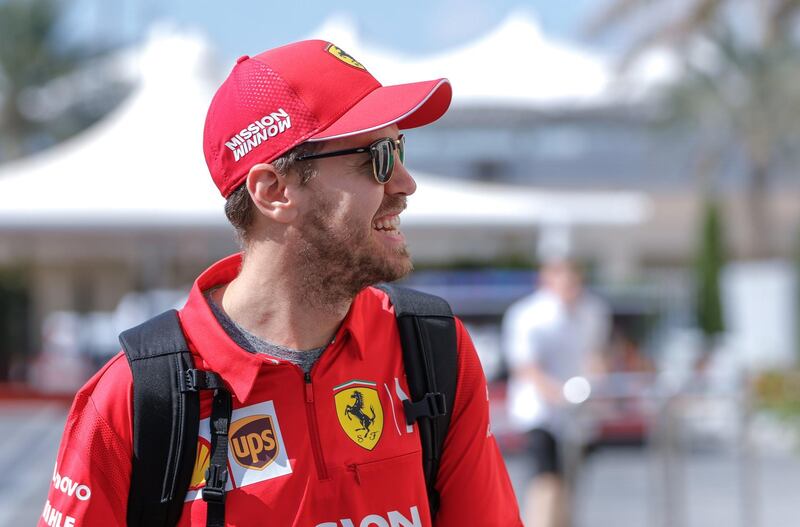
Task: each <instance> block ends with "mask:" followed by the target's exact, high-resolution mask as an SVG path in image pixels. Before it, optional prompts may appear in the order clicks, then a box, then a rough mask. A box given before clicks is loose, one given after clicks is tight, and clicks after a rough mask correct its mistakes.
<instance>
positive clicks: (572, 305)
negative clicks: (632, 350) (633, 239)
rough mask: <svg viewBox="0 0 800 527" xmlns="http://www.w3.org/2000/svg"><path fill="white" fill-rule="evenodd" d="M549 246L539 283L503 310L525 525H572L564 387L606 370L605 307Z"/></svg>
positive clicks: (607, 328)
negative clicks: (523, 454) (526, 457)
mask: <svg viewBox="0 0 800 527" xmlns="http://www.w3.org/2000/svg"><path fill="white" fill-rule="evenodd" d="M548 237H550V236H545V237H544V238H548ZM556 237H557V235H556ZM552 245H553V243H550V240H547V239H545V240H544V242H543V243H542V244H541V245H540V251H539V252H540V258H541V260H542V261H543V265H542V267H541V268H540V271H539V276H538V287H537V289H536V291H535V292H534V293H533V294H531V295H529V296H527V297H524V298H522V299H521V300H518V301H517V302H516V303H514V304H513V305H512V306H511V307H510V308H509V309H508V311H507V312H506V314H505V316H504V318H503V329H502V331H503V349H504V352H505V354H506V360H507V363H508V365H509V369H510V372H511V378H510V381H509V397H508V402H509V409H508V410H509V417H510V419H511V422H512V424H513V425H514V426H515V427H516V428H517V429H519V430H520V431H522V432H524V433H525V434H526V435H527V439H528V448H529V452H530V455H531V457H532V461H533V465H534V466H533V471H534V472H533V474H534V476H533V478H532V479H531V481H530V482H529V484H528V487H527V489H526V491H525V503H524V509H523V511H524V519H525V525H526V526H528V527H567V526H568V525H570V522H571V519H570V499H569V497H570V496H569V490H570V489H569V488H567V485H566V484H565V477H564V470H565V467H564V466H563V462H562V460H563V451H562V450H563V435H564V433H565V428H566V426H567V425H568V420H569V419H570V415H571V413H570V408H569V405H570V404H571V403H570V402H569V401H568V400H567V398H565V384H566V383H567V381H570V379H576V378H582V379H583V380H582V381H581V382H582V383H584V384H585V383H586V378H587V377H594V378H596V377H597V376H598V375H600V374H601V373H602V372H603V371H604V366H603V351H604V347H605V345H606V343H607V341H608V338H609V332H610V321H611V320H610V311H609V309H608V308H607V307H606V305H605V304H604V303H603V302H602V301H601V300H600V299H598V298H597V297H595V296H593V295H591V294H590V293H588V292H587V291H586V290H585V289H584V286H583V276H582V273H581V271H580V269H579V268H578V266H577V264H576V263H575V262H574V261H573V260H571V259H570V258H569V256H568V254H567V251H566V250H564V249H563V247H562V248H560V249H556V248H554V247H552ZM556 245H559V244H556ZM586 395H588V393H587V394H586Z"/></svg>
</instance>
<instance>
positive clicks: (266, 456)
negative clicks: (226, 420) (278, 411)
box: [230, 415, 278, 470]
mask: <svg viewBox="0 0 800 527" xmlns="http://www.w3.org/2000/svg"><path fill="white" fill-rule="evenodd" d="M230 438H231V448H232V449H233V455H234V459H235V460H236V462H237V463H239V464H240V465H241V466H243V467H244V468H251V469H254V470H264V468H266V466H267V465H269V464H270V463H272V462H273V461H274V460H275V458H276V457H277V456H278V443H277V442H276V441H275V428H274V427H273V426H272V417H271V416H269V415H251V416H250V417H245V418H244V419H239V420H238V421H236V422H234V423H233V424H232V425H231V430H230Z"/></svg>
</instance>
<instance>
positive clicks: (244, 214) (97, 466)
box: [39, 40, 521, 527]
mask: <svg viewBox="0 0 800 527" xmlns="http://www.w3.org/2000/svg"><path fill="white" fill-rule="evenodd" d="M451 93H452V92H451V88H450V84H449V82H448V81H447V80H446V79H437V80H433V81H425V82H417V83H412V84H404V85H398V86H389V87H383V86H381V84H380V83H379V82H378V81H377V80H376V79H375V78H374V77H372V75H371V74H369V73H368V72H367V70H366V69H365V67H364V66H363V65H362V64H361V63H359V62H358V61H356V60H355V59H354V58H353V57H351V56H350V55H348V54H347V53H345V52H344V51H342V50H341V49H339V48H337V47H336V46H334V45H332V44H330V43H327V42H324V41H320V40H311V41H303V42H298V43H294V44H290V45H287V46H283V47H280V48H276V49H272V50H268V51H266V52H264V53H261V54H259V55H257V56H254V57H252V58H251V57H248V56H244V57H241V58H240V59H239V60H238V61H237V63H236V65H235V66H234V67H233V70H232V71H231V73H230V75H229V76H228V78H227V79H226V80H225V82H224V83H223V84H222V86H221V87H220V88H219V90H218V91H217V93H216V95H215V96H214V99H213V100H212V102H211V107H210V109H209V111H208V115H207V118H206V125H205V131H204V151H205V154H206V161H207V164H208V167H209V170H210V172H211V175H212V178H213V180H214V182H215V184H216V185H217V187H218V188H219V190H220V192H221V194H222V195H223V197H225V198H226V199H227V202H226V205H225V212H226V214H227V216H228V218H229V220H230V221H231V222H232V223H233V225H234V227H235V228H236V230H237V233H238V235H239V237H240V239H241V242H242V245H243V252H242V253H241V254H235V255H232V256H230V257H228V258H226V259H224V260H222V261H220V262H217V263H216V264H214V265H213V266H212V267H211V268H209V269H208V270H207V271H205V272H204V273H203V274H202V275H201V276H200V277H199V278H198V279H197V281H196V282H195V284H194V287H193V288H192V291H191V293H190V296H189V299H188V301H187V303H186V305H185V306H184V307H183V308H182V309H181V310H180V311H179V313H178V316H179V321H180V328H179V329H181V330H182V332H183V334H184V336H185V338H186V340H187V342H188V344H189V348H190V351H191V354H192V356H193V362H194V364H195V365H196V366H195V367H196V368H200V369H201V370H203V371H200V372H199V373H198V375H200V377H198V378H199V379H205V380H203V381H202V383H203V384H202V385H195V384H192V385H191V387H189V388H188V389H187V390H188V391H192V390H201V391H200V418H201V419H202V421H200V437H198V438H197V439H194V438H189V439H188V440H190V441H191V445H190V446H191V448H192V450H191V452H190V454H191V456H192V459H193V460H194V471H193V472H192V478H191V483H190V485H189V487H188V489H187V490H185V491H181V492H179V493H178V492H177V491H176V492H175V493H174V494H175V495H176V496H177V502H176V503H177V512H178V515H179V516H180V521H179V524H180V525H214V526H221V525H278V526H284V525H286V526H288V525H308V526H317V527H322V526H324V527H333V526H336V525H340V524H341V525H366V524H370V525H373V524H374V525H388V524H389V523H391V524H392V525H408V526H414V527H429V526H431V525H436V526H437V527H457V526H464V525H470V526H500V525H502V526H504V527H505V526H514V525H521V521H520V518H519V511H518V507H517V505H516V501H515V498H514V494H513V490H512V488H511V483H510V480H509V478H508V474H507V472H506V469H505V465H504V463H503V459H502V457H501V455H500V453H499V450H498V448H497V445H496V442H495V439H494V437H493V435H492V434H491V433H490V432H489V412H488V410H489V409H488V400H487V391H486V380H485V378H484V375H483V372H482V370H481V366H480V363H479V361H478V358H477V354H476V352H475V349H474V346H473V345H472V342H471V340H470V337H469V335H468V334H467V332H466V330H465V329H464V326H463V324H462V323H461V322H460V321H459V320H458V319H455V320H453V319H450V320H451V321H452V323H453V324H454V328H453V329H454V333H455V334H454V335H453V337H454V342H453V345H454V346H456V347H457V350H454V351H457V355H456V361H457V372H454V374H455V377H454V381H455V382H457V385H456V387H455V399H454V402H453V407H452V408H447V409H446V411H447V412H448V413H450V416H451V417H450V424H449V428H448V434H447V441H446V443H445V446H444V448H443V449H442V453H441V459H440V463H439V466H438V476H437V477H436V479H435V481H434V482H433V483H435V490H436V492H435V493H431V491H430V489H429V488H427V485H426V477H427V474H423V455H422V451H421V443H420V433H419V430H420V429H421V428H420V427H418V426H412V425H411V424H408V423H415V421H414V420H413V419H412V420H411V421H408V422H407V421H406V419H403V417H404V410H405V409H406V405H405V404H404V403H409V402H410V401H408V400H407V399H408V396H405V394H406V393H412V391H411V390H410V389H409V383H408V381H407V380H406V373H407V372H408V370H407V369H404V360H403V357H402V352H401V346H400V338H399V337H400V335H399V334H398V329H397V328H398V325H397V319H396V316H395V312H394V311H393V308H394V306H393V305H392V303H391V300H390V298H389V296H388V294H387V293H386V292H385V291H383V290H381V289H378V288H374V287H371V286H372V285H374V284H377V283H379V282H388V281H393V280H396V279H398V278H400V277H402V276H404V275H406V274H408V273H409V272H410V271H411V269H412V265H411V260H410V257H409V254H408V251H407V248H406V244H405V238H404V236H403V234H402V233H401V232H400V230H399V223H400V218H399V215H400V213H401V212H402V211H403V210H404V209H405V207H406V198H407V197H408V196H409V195H411V194H413V193H414V191H415V189H416V183H415V181H414V179H413V178H412V176H411V174H409V172H408V171H407V170H406V168H405V166H404V165H403V159H404V157H403V153H404V142H403V138H402V135H401V134H400V129H401V128H412V127H417V126H422V125H425V124H428V123H430V122H432V121H435V120H436V119H438V118H439V117H440V116H441V115H442V114H444V112H445V111H446V110H447V108H448V106H449V103H450V98H451ZM168 176H169V175H168V174H165V177H168ZM153 191H154V192H158V189H153ZM176 198H178V197H177V196H176ZM448 318H449V317H448ZM159 320H161V318H159ZM147 327H148V328H151V327H153V326H152V325H150V326H147ZM137 335H138V336H137V338H140V339H146V338H149V336H148V335H145V334H137ZM123 340H124V338H123ZM126 348H127V345H126ZM151 353H152V352H151ZM131 362H133V361H131ZM131 367H132V366H129V364H128V362H127V361H126V356H125V355H124V354H119V355H117V356H116V357H115V358H114V359H112V360H111V361H110V362H109V363H108V364H107V365H106V366H105V367H104V368H103V369H102V370H101V371H100V372H98V373H97V374H96V375H95V376H94V378H92V379H91V380H90V381H89V382H88V383H87V384H86V385H85V386H84V387H83V388H82V389H81V390H80V391H79V392H78V394H77V395H76V398H75V402H74V404H73V406H72V409H71V411H70V415H69V417H68V418H67V426H66V429H65V432H64V436H63V439H62V443H61V447H60V450H59V453H58V458H57V462H56V467H55V469H54V472H53V485H52V486H51V489H50V493H49V496H48V500H47V503H46V505H45V510H44V513H43V514H42V517H41V519H40V523H39V525H41V526H44V525H49V526H51V527H52V526H54V525H81V526H84V527H90V526H104V527H105V526H110V525H125V524H128V525H132V524H141V523H145V524H153V523H152V522H148V521H144V520H142V519H141V517H142V513H141V510H139V509H138V508H137V507H136V506H135V502H134V500H132V499H129V498H130V497H131V496H133V495H134V493H135V492H134V491H137V492H139V491H140V490H141V488H142V487H148V486H153V487H156V491H159V492H160V489H161V487H160V485H158V484H155V485H149V484H148V485H142V484H137V483H136V482H137V481H139V482H142V481H144V480H142V479H141V474H142V473H141V472H140V473H139V475H138V476H137V472H136V470H133V471H132V458H133V457H134V456H136V455H137V452H139V450H137V448H138V447H137V444H136V443H137V441H135V440H133V439H132V436H134V435H135V437H137V438H139V439H140V443H142V442H144V440H143V439H142V436H141V435H136V434H134V432H132V423H133V427H136V426H138V425H136V422H137V421H138V420H140V419H141V418H140V417H137V420H134V419H133V418H134V415H133V414H134V412H133V410H132V408H133V407H134V406H133V405H134V404H138V403H136V401H137V400H138V399H135V397H136V388H137V387H141V385H140V384H137V383H134V382H133V381H134V377H135V375H133V376H132V372H131ZM134 371H141V370H134ZM417 373H418V372H417ZM189 377H191V376H189ZM437 378H438V375H437ZM150 382H154V381H150ZM185 382H194V381H192V380H191V379H189V380H188V381H184V380H183V376H181V377H180V378H179V383H185ZM209 383H211V384H214V385H215V386H216V388H213V390H216V391H214V394H213V401H212V394H211V391H212V390H210V389H208V388H209ZM197 386H200V387H199V388H197ZM181 391H184V390H183V389H181ZM225 399H227V404H226V403H224V400H225ZM219 400H223V402H222V403H219ZM424 401H427V399H424ZM417 404H418V403H414V404H413V405H409V406H414V407H415V408H416V406H417ZM231 406H232V417H228V418H227V420H226V419H225V417H224V412H225V411H226V409H227V413H228V416H230V415H231ZM135 407H136V408H140V409H142V410H144V411H145V412H146V410H147V409H148V407H147V406H145V405H144V404H142V405H139V406H135ZM150 407H152V405H151V406H150ZM217 408H220V410H219V413H217V412H218V410H217ZM140 415H141V414H140ZM436 415H437V414H434V415H428V417H435V416H436ZM438 415H441V414H438ZM411 417H413V416H411ZM212 423H213V425H212ZM147 433H148V435H155V434H169V430H168V429H162V430H152V431H147ZM209 437H211V439H210V440H209ZM434 437H435V436H434ZM195 442H197V445H196V446H197V449H196V458H195V457H194V456H195V450H194V447H195ZM228 444H229V445H230V448H228ZM215 445H225V446H224V447H220V449H218V450H217V447H216V446H215ZM217 452H221V454H222V456H221V457H218V455H217ZM428 452H430V450H428ZM209 459H211V461H209ZM209 463H211V464H210V465H209ZM134 466H136V467H140V468H141V464H135V465H134ZM211 469H214V470H211ZM137 477H139V479H137ZM148 481H149V480H148ZM159 481H160V480H159ZM178 490H182V489H178ZM211 491H213V492H211ZM429 495H430V496H432V499H431V500H430V502H429ZM433 498H438V500H437V499H433ZM140 501H141V500H140ZM162 501H163V499H162ZM172 501H175V500H174V499H173V500H172ZM156 502H157V500H156ZM141 503H150V502H145V501H142V502H141ZM437 505H438V507H437ZM437 511H438V512H437ZM432 516H433V518H432ZM162 523H164V524H166V523H169V522H160V521H159V522H158V524H159V525H161V524H162Z"/></svg>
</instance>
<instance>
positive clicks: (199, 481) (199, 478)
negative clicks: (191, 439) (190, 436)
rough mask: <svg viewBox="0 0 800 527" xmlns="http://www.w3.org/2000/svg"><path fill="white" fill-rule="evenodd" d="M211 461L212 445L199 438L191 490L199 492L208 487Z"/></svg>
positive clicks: (190, 484)
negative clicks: (207, 476) (208, 471)
mask: <svg viewBox="0 0 800 527" xmlns="http://www.w3.org/2000/svg"><path fill="white" fill-rule="evenodd" d="M210 459H211V443H209V442H208V440H207V439H206V438H204V437H198V438H197V457H195V460H194V469H193V470H192V481H191V482H190V483H189V490H198V489H201V488H203V487H205V486H206V470H207V469H208V464H209V461H210Z"/></svg>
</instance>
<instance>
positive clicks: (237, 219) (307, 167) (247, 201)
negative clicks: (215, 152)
mask: <svg viewBox="0 0 800 527" xmlns="http://www.w3.org/2000/svg"><path fill="white" fill-rule="evenodd" d="M319 149H320V143H302V144H299V145H297V146H296V147H294V148H292V149H291V150H289V151H288V152H286V153H285V154H283V155H282V156H280V157H279V158H277V159H275V160H274V161H272V166H274V167H275V170H277V171H278V172H279V173H280V174H281V175H283V176H288V175H289V174H290V173H292V172H295V173H296V174H297V175H298V176H300V184H301V185H305V184H306V183H308V182H309V180H310V179H311V178H313V177H314V176H315V175H316V174H317V167H316V165H315V163H314V162H313V161H298V159H297V158H298V157H300V156H302V155H304V154H314V153H316V152H317V151H319ZM254 215H255V204H254V203H253V200H252V199H251V198H250V193H249V192H248V191H247V185H246V184H245V183H242V184H241V185H239V187H238V188H237V189H236V190H234V191H233V192H231V194H230V195H229V196H228V199H227V201H226V202H225V216H227V217H228V221H230V222H231V225H233V228H234V229H236V236H237V237H238V238H239V241H240V243H241V244H242V245H243V246H245V245H247V242H248V239H249V238H248V235H249V232H248V230H249V229H250V226H251V225H252V224H253V218H254Z"/></svg>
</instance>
